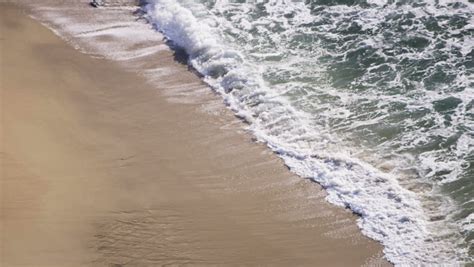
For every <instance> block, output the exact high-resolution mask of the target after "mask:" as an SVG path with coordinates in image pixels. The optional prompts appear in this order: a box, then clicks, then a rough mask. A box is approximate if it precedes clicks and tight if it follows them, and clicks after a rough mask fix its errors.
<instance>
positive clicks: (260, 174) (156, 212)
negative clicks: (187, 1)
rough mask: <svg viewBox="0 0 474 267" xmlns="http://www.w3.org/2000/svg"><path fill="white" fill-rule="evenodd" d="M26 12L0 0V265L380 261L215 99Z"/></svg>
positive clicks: (341, 213) (315, 190) (342, 216)
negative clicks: (133, 66) (186, 98)
mask: <svg viewBox="0 0 474 267" xmlns="http://www.w3.org/2000/svg"><path fill="white" fill-rule="evenodd" d="M28 12H29V11H28V10H27V9H21V8H18V7H14V6H12V5H7V4H0V21H1V31H0V33H1V37H0V42H1V54H0V55H1V67H0V68H1V72H0V75H1V76H0V82H1V83H0V84H1V109H0V110H1V116H2V120H1V131H0V133H1V136H0V137H1V179H0V182H1V217H0V220H1V237H0V238H1V247H0V250H1V255H0V265H1V266H160V265H165V264H176V265H185V264H189V265H271V266H274V265H275V266H276V265H284V266H288V265H305V266H349V265H350V266H357V265H364V264H367V265H388V263H387V262H386V261H385V260H383V259H381V257H382V252H381V251H382V247H381V245H380V244H378V243H376V242H374V241H372V240H370V239H368V238H366V237H364V236H363V235H362V234H361V233H360V231H359V229H358V228H357V226H356V219H357V217H356V216H355V215H353V214H352V213H350V212H349V211H347V210H344V209H342V208H339V207H335V206H332V205H330V204H328V203H326V202H325V201H324V197H325V193H324V191H322V190H321V188H320V187H319V186H318V185H317V184H315V183H313V182H310V181H308V180H305V179H302V178H300V177H296V176H295V175H293V174H292V173H291V172H290V171H289V170H288V169H287V168H286V167H285V166H284V165H283V163H282V161H281V160H280V159H278V158H277V157H276V156H275V155H274V154H272V153H271V152H270V151H269V150H268V149H267V148H266V147H265V146H264V145H262V144H257V143H255V142H253V141H252V139H251V136H250V135H249V134H248V133H245V132H244V131H242V129H243V125H242V122H240V121H239V120H238V119H236V118H235V117H233V116H232V114H231V112H230V111H228V110H226V109H225V108H224V105H223V104H222V107H220V108H221V109H222V110H221V112H219V113H218V115H216V114H211V113H206V112H203V111H202V105H200V104H199V103H194V104H180V103H172V102H170V101H167V98H166V97H165V96H164V95H163V94H162V93H160V92H161V91H160V90H158V89H159V88H154V87H153V86H151V85H150V84H148V83H146V82H145V81H144V79H143V78H142V77H140V76H138V75H137V74H135V73H132V72H128V71H125V70H124V69H123V68H121V67H120V66H118V65H117V64H115V63H113V62H110V61H107V60H104V59H97V58H92V57H90V56H88V55H85V54H82V53H80V52H78V51H77V50H75V49H74V48H72V47H71V46H70V45H68V44H67V43H65V42H64V41H62V40H61V39H60V38H58V37H57V36H55V35H54V34H53V33H52V32H51V31H50V30H48V29H47V28H45V27H44V26H42V25H41V24H39V23H38V22H36V21H34V20H33V19H31V18H29V17H28V16H27V15H26V14H27V13H28ZM161 60H162V61H161V64H170V65H179V63H177V62H175V61H173V57H171V56H167V57H163V58H162V59H161ZM179 68H180V73H178V75H175V76H173V77H174V78H173V79H174V86H178V87H179V85H180V84H181V83H183V82H188V83H190V82H192V83H200V81H199V79H198V77H196V76H195V75H193V74H192V73H190V72H189V71H188V70H187V68H186V66H184V65H179ZM213 97H214V98H216V99H217V96H213Z"/></svg>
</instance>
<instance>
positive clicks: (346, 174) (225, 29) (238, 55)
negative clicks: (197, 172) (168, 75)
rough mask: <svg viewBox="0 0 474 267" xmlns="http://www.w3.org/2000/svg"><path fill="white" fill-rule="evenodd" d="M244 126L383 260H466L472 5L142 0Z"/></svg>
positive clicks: (472, 134)
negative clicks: (347, 219)
mask: <svg viewBox="0 0 474 267" xmlns="http://www.w3.org/2000/svg"><path fill="white" fill-rule="evenodd" d="M147 2H148V3H149V4H148V5H147V6H146V7H145V10H146V11H147V14H148V18H149V20H150V21H151V22H152V23H153V24H154V25H155V26H156V28H157V29H158V30H159V31H161V32H163V33H164V34H165V36H167V38H169V39H170V40H171V41H172V42H173V43H174V44H175V45H177V46H179V47H181V48H183V49H185V50H186V52H187V53H188V54H189V55H190V60H189V62H190V64H191V65H193V66H194V67H195V68H196V69H197V70H198V71H199V72H200V73H201V74H203V75H204V80H205V81H206V82H207V83H208V84H210V85H211V86H212V87H213V88H214V89H215V90H216V91H218V92H220V93H221V94H222V96H223V97H224V99H225V100H226V102H227V103H228V105H229V106H230V107H231V108H232V109H233V110H234V111H235V112H236V113H237V115H238V116H240V117H242V118H243V119H244V120H246V121H247V122H248V123H249V125H250V126H249V129H250V130H251V131H253V133H254V134H255V135H256V136H257V137H258V139H259V140H260V141H262V142H266V143H267V144H268V146H269V147H270V148H272V149H273V150H274V151H275V152H276V153H278V154H279V155H280V156H281V157H282V158H283V159H284V160H285V163H286V164H287V165H288V166H289V167H290V168H291V169H292V170H293V171H294V172H296V173H297V174H299V175H302V176H304V177H309V178H311V179H314V180H315V181H317V182H319V183H320V184H321V185H322V186H323V187H325V188H326V189H327V191H328V193H329V196H328V200H329V201H330V202H332V203H335V204H338V205H343V206H346V207H348V208H350V209H352V210H353V211H354V212H356V213H358V214H360V215H361V219H360V220H359V226H360V227H361V229H362V231H363V232H364V233H365V234H366V235H368V236H370V237H372V238H374V239H376V240H379V241H381V242H382V243H383V244H384V245H385V253H386V256H387V258H388V259H389V260H391V261H392V262H394V263H397V264H403V263H411V264H414V263H440V262H444V263H462V262H464V263H466V262H471V261H472V260H473V248H472V246H473V244H472V238H473V220H474V217H473V215H472V214H473V209H474V202H473V201H472V199H473V196H474V190H473V188H474V109H473V106H474V50H473V46H474V36H473V33H474V18H473V16H472V14H473V12H474V5H473V4H472V3H469V2H468V1H430V0H424V1H408V0H407V1H383V0H378V1H376V0H372V1H370V0H367V1H357V0H352V1H351V0H347V1H342V0H340V1H337V0H315V1H305V2H303V1H276V0H267V1H205V0H180V1H169V0H149V1H147Z"/></svg>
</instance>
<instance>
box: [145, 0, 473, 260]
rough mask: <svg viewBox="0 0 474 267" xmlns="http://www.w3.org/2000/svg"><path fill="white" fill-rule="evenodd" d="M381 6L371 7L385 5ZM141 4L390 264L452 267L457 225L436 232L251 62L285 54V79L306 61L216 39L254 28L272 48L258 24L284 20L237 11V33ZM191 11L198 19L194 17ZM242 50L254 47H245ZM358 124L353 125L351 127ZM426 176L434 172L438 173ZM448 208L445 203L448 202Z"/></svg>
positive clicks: (183, 9)
mask: <svg viewBox="0 0 474 267" xmlns="http://www.w3.org/2000/svg"><path fill="white" fill-rule="evenodd" d="M372 2H374V1H372ZM382 2H383V1H375V2H374V3H375V4H383V3H382ZM148 3H149V4H148V5H147V6H146V7H145V9H146V11H147V13H148V19H149V21H150V22H151V23H153V24H154V25H155V26H156V28H157V29H158V30H160V31H161V32H162V33H163V34H164V35H165V36H166V37H167V38H169V39H170V40H172V42H173V43H174V44H175V45H176V46H179V47H181V48H184V49H185V50H186V52H187V53H188V54H189V56H190V60H189V62H190V64H191V65H192V66H193V67H194V68H196V69H197V70H198V71H199V72H200V73H201V74H203V75H204V80H205V81H206V82H207V83H208V84H209V85H210V86H211V87H213V88H214V89H215V90H216V91H217V92H219V93H220V94H221V95H222V96H223V97H224V99H225V101H226V103H228V105H229V106H230V107H231V108H232V110H234V111H235V112H236V114H237V115H238V116H240V117H242V118H243V119H244V120H246V121H247V122H248V123H249V124H250V126H249V128H250V130H251V131H252V132H253V133H254V134H255V135H256V136H257V137H258V139H259V140H260V141H262V142H265V143H266V144H267V145H268V146H269V147H270V148H271V149H272V150H274V151H275V152H276V153H277V154H278V155H279V156H280V157H281V158H282V159H283V160H284V161H285V163H286V165H288V166H289V167H290V168H291V170H292V171H294V172H295V173H297V174H299V175H301V176H303V177H308V178H311V179H313V180H315V181H317V182H318V183H320V184H321V185H322V186H323V187H324V188H325V189H326V190H327V192H328V197H327V199H328V201H330V202H331V203H334V204H337V205H341V206H345V207H348V208H350V209H351V210H353V211H354V212H356V213H358V214H360V216H361V218H360V219H359V223H358V224H359V226H360V227H361V229H362V231H363V232H364V234H366V235H368V236H370V237H372V238H374V239H376V240H379V241H380V242H382V243H383V244H384V246H385V249H384V252H385V254H386V256H387V258H388V259H389V260H390V261H392V262H393V263H396V264H419V263H440V262H443V263H451V264H452V263H456V262H457V261H458V260H459V259H460V258H461V257H464V256H462V255H464V254H465V253H467V252H466V251H465V250H460V249H457V248H456V244H454V243H455V241H454V242H453V239H450V238H444V236H445V235H449V234H451V233H452V232H453V231H456V227H457V226H455V225H454V226H453V225H444V227H445V228H444V231H440V229H439V228H438V226H439V225H438V224H437V223H435V222H432V221H430V217H429V216H428V215H427V213H426V212H425V210H424V209H423V207H422V206H423V205H424V204H425V203H422V201H421V200H420V196H419V195H417V194H415V193H414V192H412V191H409V190H407V189H405V188H404V187H402V186H401V185H400V184H399V181H398V180H397V178H400V175H401V174H400V173H401V172H398V173H397V172H384V171H382V170H380V169H378V168H376V167H374V166H372V164H371V163H370V161H365V160H364V159H367V158H370V157H369V156H368V155H363V154H361V153H360V152H358V151H355V150H354V149H352V148H350V147H348V146H346V145H347V143H344V142H342V141H341V137H339V136H338V135H337V134H336V133H335V132H331V131H328V129H327V128H325V127H323V126H321V123H320V122H316V123H315V122H314V121H312V120H311V118H312V116H311V114H308V113H307V112H305V111H303V110H304V109H303V110H301V109H299V110H298V109H295V108H294V103H289V100H288V98H287V97H284V96H283V95H284V94H285V93H286V92H288V90H289V89H288V86H291V85H288V83H286V84H285V85H286V87H280V86H278V84H276V85H273V86H272V85H270V84H268V82H265V80H264V78H263V77H264V75H266V73H265V71H266V72H268V70H271V68H272V63H270V65H265V63H264V62H259V63H260V64H257V63H256V62H253V61H252V60H251V58H249V57H250V56H252V57H257V58H262V57H272V56H274V57H286V58H285V60H284V62H285V63H279V64H285V66H286V67H283V68H281V69H283V71H285V72H286V73H285V75H286V76H287V77H289V78H288V79H291V78H292V77H297V72H298V68H301V65H299V63H300V62H303V61H304V59H301V58H299V57H298V56H295V55H292V52H291V51H279V50H274V51H272V53H258V52H255V53H251V54H244V53H242V47H239V46H238V45H235V44H232V43H229V42H228V40H226V39H225V38H224V37H223V36H224V35H225V34H224V33H223V32H222V31H227V34H230V35H232V34H235V35H240V36H245V35H246V34H247V33H246V32H245V31H249V30H257V31H261V34H262V35H267V36H268V38H270V39H271V40H270V41H269V42H274V43H278V42H280V41H281V39H280V38H281V37H282V35H283V34H284V33H282V34H271V33H269V32H267V30H266V29H265V28H263V27H261V25H266V26H269V27H273V26H274V25H276V24H278V23H279V24H280V26H281V27H283V28H284V27H285V23H287V22H286V21H285V20H284V19H279V18H278V17H268V16H262V17H261V18H260V19H259V20H257V21H254V22H252V23H250V22H249V21H248V20H247V19H245V17H244V16H241V17H239V14H240V13H238V12H236V14H235V16H234V17H233V22H234V23H237V24H239V23H240V24H239V25H241V29H244V30H245V31H242V30H239V29H237V28H236V27H233V26H232V25H230V26H229V27H226V25H227V24H229V23H230V22H229V21H226V20H223V19H221V18H219V17H218V16H213V15H212V14H206V11H205V10H204V9H203V8H201V7H200V6H199V5H198V4H196V3H194V2H192V1H183V2H182V3H179V2H177V1H172V0H149V1H148ZM224 6H225V8H229V10H231V9H232V8H235V9H239V8H240V9H241V10H244V11H245V10H247V9H248V10H250V9H252V8H253V7H252V5H251V4H239V6H238V7H237V6H236V5H233V4H232V3H229V2H226V1H218V2H216V3H215V6H214V10H219V8H224ZM331 8H332V9H341V10H340V12H341V13H344V12H347V10H346V9H347V7H346V6H344V7H343V6H334V7H331ZM191 10H192V11H191ZM267 11H268V12H269V13H272V12H273V13H280V15H281V14H289V13H291V12H294V13H297V14H298V16H297V18H298V20H299V22H300V23H307V22H311V21H314V20H315V18H312V17H311V15H310V12H309V10H308V9H306V7H305V5H304V4H303V3H300V2H291V1H288V2H287V1H277V2H273V4H272V5H271V4H268V5H267ZM374 12H376V11H374ZM201 13H202V14H204V15H202V14H201ZM242 13H245V12H242ZM196 15H199V18H198V17H196ZM371 17H372V18H373V19H367V20H365V21H363V25H364V27H366V28H370V27H373V26H371V25H375V24H376V23H378V21H377V19H379V18H380V17H379V16H378V15H377V14H375V13H374V14H373V15H369V16H367V18H371ZM336 37H337V36H335V38H336ZM237 38H238V37H237ZM226 41H227V42H226ZM251 45H252V44H249V46H251ZM366 45H368V46H371V47H377V46H380V45H381V44H379V43H378V41H377V40H375V39H374V40H366ZM239 48H240V49H239ZM245 49H247V50H250V49H251V48H249V47H245V48H244V50H245ZM346 52H347V51H346ZM349 52H350V51H349ZM285 53H286V54H285ZM412 56H420V55H412ZM312 67H314V71H318V67H317V66H312ZM291 72H295V75H293V76H292V74H291ZM273 74H274V75H275V77H278V75H282V73H278V72H277V73H273ZM325 89H327V90H326V93H329V94H331V92H332V91H331V89H330V88H325ZM334 94H335V95H337V97H338V98H339V99H340V101H347V102H351V101H355V100H357V98H359V99H360V98H365V99H367V100H368V99H370V98H374V99H380V98H381V97H382V98H383V97H387V98H393V97H394V96H383V95H382V96H380V95H354V94H350V95H347V96H344V95H343V93H341V92H337V93H334ZM424 95H426V96H427V97H429V98H430V102H432V101H435V100H436V99H439V98H440V96H439V95H438V96H435V95H433V96H430V95H429V94H424ZM396 97H400V98H402V97H404V96H396ZM400 101H402V102H403V101H405V102H406V103H408V105H409V106H410V105H411V106H412V108H413V109H416V108H418V107H419V106H418V105H419V103H420V102H419V101H416V102H414V101H413V100H412V99H410V98H405V99H400ZM323 112H327V113H328V115H329V116H342V117H347V116H350V115H351V113H350V111H348V110H344V109H338V110H336V111H333V112H331V111H323ZM334 112H337V113H334ZM383 118H384V117H383V116H382V117H377V118H371V119H368V120H360V121H359V122H358V124H359V125H373V124H374V123H375V122H377V121H380V120H381V119H383ZM356 126H357V125H350V127H356ZM440 134H441V133H440ZM422 136H423V135H422ZM464 139H466V138H464ZM464 139H463V140H464ZM468 140H470V139H469V138H467V139H466V140H465V141H464V142H460V143H459V144H460V146H461V147H465V146H469V145H466V143H467V142H470V141H468ZM420 142H423V141H422V140H420ZM407 159H409V158H407ZM421 162H422V164H426V165H429V166H430V167H433V166H437V167H438V169H445V168H450V169H453V168H454V169H455V167H456V166H455V165H456V164H457V163H456V162H445V163H443V164H444V166H443V164H439V163H438V162H433V157H432V155H429V153H426V154H424V155H422V160H421ZM433 171H434V172H436V169H435V170H433ZM453 177H455V173H453ZM452 179H455V178H452ZM447 181H448V180H446V181H445V182H447ZM449 205H450V204H449V203H445V206H449ZM456 250H457V251H456Z"/></svg>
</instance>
